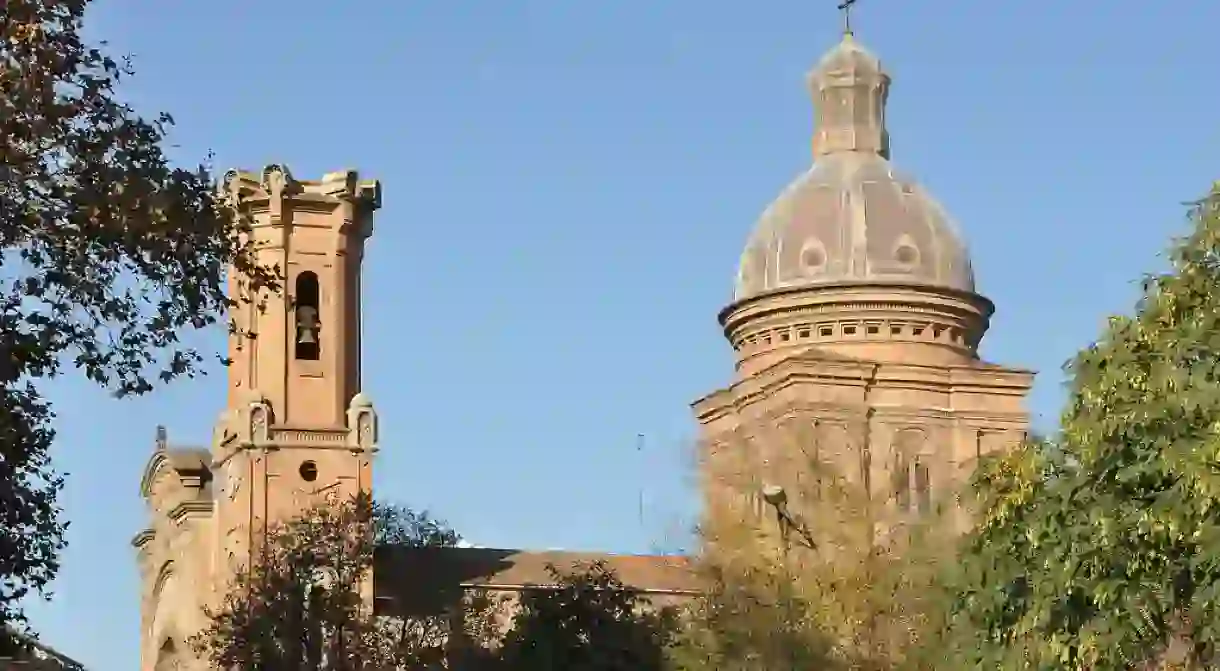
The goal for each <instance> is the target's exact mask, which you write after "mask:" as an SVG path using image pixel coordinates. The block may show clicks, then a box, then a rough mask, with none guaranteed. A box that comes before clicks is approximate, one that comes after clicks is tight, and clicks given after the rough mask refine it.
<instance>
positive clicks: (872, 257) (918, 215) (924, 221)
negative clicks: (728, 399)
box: [734, 33, 974, 301]
mask: <svg viewBox="0 0 1220 671" xmlns="http://www.w3.org/2000/svg"><path fill="white" fill-rule="evenodd" d="M809 81H810V86H811V88H812V90H813V96H814V108H815V111H816V123H815V127H816V132H815V134H814V139H813V154H814V165H813V167H812V168H810V169H809V170H808V171H807V172H805V173H804V174H803V175H801V176H799V177H797V179H796V180H795V181H794V182H793V183H792V184H790V185H789V186H788V188H786V189H785V190H784V191H783V193H781V194H780V196H779V198H778V199H776V200H775V202H773V203H772V204H771V205H770V206H769V207H767V209H766V210H765V211H764V212H763V214H762V217H760V219H759V221H758V223H757V225H756V226H755V228H754V231H753V233H751V235H750V238H749V241H748V242H747V244H746V249H745V252H744V253H743V254H742V257H741V263H740V265H739V267H738V272H737V284H736V289H735V291H734V300H735V301H740V300H743V299H746V298H750V297H753V296H757V295H759V294H764V293H767V292H770V291H773V290H777V289H793V288H802V287H816V286H820V285H843V284H902V285H908V286H913V285H922V286H931V287H936V288H942V289H952V290H960V291H965V292H971V293H973V292H974V273H973V270H972V269H971V265H970V257H969V254H968V253H967V251H966V246H965V244H964V243H963V242H962V238H961V236H960V235H959V234H958V232H957V229H956V227H955V226H954V225H953V223H952V220H951V219H950V217H949V215H948V213H947V212H946V211H945V210H944V208H942V207H941V206H940V204H939V203H937V202H936V200H935V199H934V198H932V196H931V195H929V194H928V193H927V192H926V191H924V189H922V188H921V187H920V186H919V185H918V183H916V181H915V180H914V179H912V178H911V177H909V176H907V175H903V174H902V173H900V172H899V171H898V170H897V169H896V168H895V167H894V166H893V165H892V164H891V162H890V160H889V134H888V131H887V130H886V125H885V111H886V100H887V97H888V94H889V85H890V77H889V75H888V74H886V72H885V70H884V69H883V68H882V66H881V62H880V61H879V60H877V58H876V57H875V56H873V55H872V54H871V53H869V52H868V51H867V50H866V49H864V48H863V47H862V46H860V45H859V44H858V43H857V42H856V41H855V40H854V39H853V38H852V37H851V35H850V33H849V34H847V35H845V36H844V38H843V41H842V42H841V43H840V44H839V45H837V46H836V47H835V48H834V49H832V50H831V51H830V52H829V53H827V54H826V55H825V56H824V57H823V58H822V59H821V61H820V62H819V64H818V67H817V68H816V69H815V70H814V72H813V73H811V75H810V77H809Z"/></svg>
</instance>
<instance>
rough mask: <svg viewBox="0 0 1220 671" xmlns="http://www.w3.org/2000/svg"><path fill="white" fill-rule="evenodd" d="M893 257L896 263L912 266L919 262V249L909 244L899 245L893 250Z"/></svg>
mask: <svg viewBox="0 0 1220 671" xmlns="http://www.w3.org/2000/svg"><path fill="white" fill-rule="evenodd" d="M894 259H895V260H897V261H898V263H901V264H904V265H908V266H913V265H915V264H916V263H919V250H918V249H915V247H913V246H911V245H901V246H899V247H898V249H896V250H894Z"/></svg>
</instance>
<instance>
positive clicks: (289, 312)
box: [213, 165, 381, 568]
mask: <svg viewBox="0 0 1220 671" xmlns="http://www.w3.org/2000/svg"><path fill="white" fill-rule="evenodd" d="M223 188H224V189H225V191H226V193H227V195H228V197H229V198H230V203H231V204H232V205H233V206H234V207H236V208H237V210H238V211H239V212H240V213H241V214H242V215H243V216H244V217H245V218H246V220H247V221H248V222H249V223H250V225H251V229H250V233H249V235H250V236H251V239H252V241H253V243H254V247H255V250H256V252H255V253H256V255H257V258H258V261H259V263H260V264H262V265H264V266H269V267H278V269H279V272H280V275H281V277H282V286H281V290H280V291H278V292H272V293H268V294H265V295H263V296H261V297H260V298H261V299H262V300H257V301H254V302H251V303H244V304H241V305H239V306H238V307H237V308H235V310H236V314H235V315H234V318H235V322H236V326H237V329H236V331H237V333H235V334H233V335H231V336H230V342H229V358H230V359H231V363H230V367H229V381H228V382H229V385H228V387H229V388H228V403H227V407H226V409H225V412H224V414H223V416H222V417H221V420H220V421H219V422H218V424H217V427H216V432H215V437H214V441H213V463H214V471H215V473H216V490H217V494H216V500H217V521H218V524H217V534H218V536H219V537H218V538H217V543H216V547H217V550H218V556H217V559H218V560H219V562H218V567H217V568H223V566H224V565H225V564H228V565H230V566H231V565H233V563H234V562H238V563H244V559H245V558H244V554H245V553H244V551H245V550H246V549H247V548H249V547H250V545H251V543H253V541H254V534H256V533H257V530H258V529H259V528H261V527H262V526H263V525H265V524H267V523H270V522H274V521H276V520H282V519H286V518H289V517H292V516H293V515H294V514H296V513H297V512H299V511H301V510H302V509H304V508H306V507H308V506H309V505H312V504H315V503H318V502H320V501H322V500H324V499H325V498H327V497H330V496H334V497H340V498H346V497H350V496H352V495H354V494H356V493H357V492H360V491H365V492H367V491H369V489H370V487H371V485H372V482H371V476H372V457H373V453H374V451H375V449H376V439H377V416H376V413H375V412H374V410H373V408H372V404H371V403H370V402H369V401H368V399H367V398H366V397H365V396H364V394H361V393H360V272H361V262H362V260H363V256H364V243H365V240H367V239H368V237H369V236H370V235H371V234H372V222H373V213H374V212H375V211H376V210H377V209H378V208H379V207H380V206H381V185H380V183H379V182H376V181H369V180H364V181H362V180H361V179H360V178H359V177H358V175H357V174H356V173H355V172H354V171H344V172H335V173H329V174H327V175H324V176H323V177H322V179H321V180H317V181H304V180H297V179H295V178H293V176H292V174H291V173H290V172H289V171H288V170H287V169H286V168H285V167H283V166H280V165H270V166H267V167H266V168H264V169H263V171H262V172H261V174H250V173H245V172H239V171H233V172H230V173H228V174H227V175H226V177H225V182H224V185H223ZM230 282H231V285H230V286H231V291H232V293H233V294H234V295H235V296H242V295H246V294H247V291H246V284H245V282H244V280H243V278H242V277H240V276H234V277H232V278H231V279H230Z"/></svg>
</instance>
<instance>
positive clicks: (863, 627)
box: [673, 421, 952, 671]
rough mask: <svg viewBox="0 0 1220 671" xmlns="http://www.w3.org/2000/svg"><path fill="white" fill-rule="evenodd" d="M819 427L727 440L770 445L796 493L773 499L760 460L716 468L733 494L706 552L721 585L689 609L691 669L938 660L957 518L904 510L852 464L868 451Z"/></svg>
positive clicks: (716, 511)
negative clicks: (827, 439) (827, 438)
mask: <svg viewBox="0 0 1220 671" xmlns="http://www.w3.org/2000/svg"><path fill="white" fill-rule="evenodd" d="M815 424H816V422H812V421H797V422H786V421H781V422H777V423H776V424H775V425H773V426H772V425H766V426H764V425H761V424H760V425H758V426H751V427H745V428H744V429H743V430H742V431H741V432H739V433H738V435H737V436H736V437H735V439H733V440H731V441H730V443H729V444H728V445H726V446H725V447H723V450H724V452H725V453H726V454H765V455H770V456H771V458H772V462H773V463H772V464H771V466H772V467H773V468H772V470H771V473H773V474H775V475H776V477H782V478H785V479H786V481H785V482H783V483H768V484H783V485H784V487H783V489H782V491H783V501H782V503H781V502H780V501H778V500H775V501H773V503H774V504H776V505H773V504H772V503H767V502H765V501H764V500H762V496H761V495H762V486H763V484H764V483H763V482H762V481H760V479H759V478H758V477H756V475H757V473H758V469H757V468H754V467H752V466H750V465H749V464H746V465H744V466H745V467H744V468H742V467H740V466H741V465H736V466H735V467H734V468H730V469H727V470H725V469H718V470H716V471H714V479H715V481H716V482H717V486H719V487H720V491H721V493H722V495H721V496H719V497H718V500H714V501H713V502H712V503H711V504H709V505H710V509H709V512H710V514H709V515H708V516H707V523H706V524H705V525H704V527H703V528H702V529H701V538H702V548H701V551H700V561H699V564H700V570H701V572H702V573H703V575H704V578H705V583H706V584H707V585H708V590H707V592H706V594H705V595H704V596H703V597H702V598H700V599H698V600H696V602H695V603H694V605H693V607H692V608H691V609H690V610H689V611H688V612H687V613H686V614H685V617H684V618H683V622H684V627H683V628H682V636H681V637H680V644H679V645H677V646H676V647H675V650H674V653H673V659H674V661H675V664H676V665H677V666H678V668H679V669H682V670H683V671H701V670H705V669H706V670H710V669H721V668H733V669H743V670H744V671H751V670H754V669H758V670H759V671H761V670H763V669H776V668H818V669H828V670H834V669H853V670H855V669H865V670H867V669H878V670H879V669H924V668H930V666H929V657H930V656H931V655H934V654H935V651H936V649H937V648H938V647H939V645H940V634H939V632H940V631H941V630H942V629H943V625H944V623H945V618H946V609H947V602H946V601H945V599H944V598H942V592H941V591H940V585H941V584H942V581H943V576H942V573H943V572H944V571H946V570H947V567H948V566H950V565H951V563H950V562H947V561H945V560H946V559H948V558H950V556H951V552H950V548H952V544H951V543H949V542H947V536H948V535H949V534H951V533H952V528H951V526H950V525H949V524H948V521H947V520H946V519H945V518H944V517H942V515H941V514H940V512H939V511H938V510H937V509H935V507H934V506H930V507H932V508H933V509H930V510H926V511H924V512H923V513H922V514H920V515H915V514H913V513H898V512H896V511H895V510H894V503H895V501H894V498H893V497H887V496H885V495H884V494H883V493H881V492H879V491H877V490H875V489H874V490H872V491H870V490H869V489H868V488H866V487H865V486H864V485H863V484H862V478H860V477H858V475H857V473H855V472H853V469H858V468H860V464H859V463H858V462H857V458H858V457H859V454H858V453H856V452H854V451H852V450H851V449H848V448H847V446H839V445H819V441H820V438H821V435H820V434H819V433H817V431H816V430H813V431H810V430H809V427H811V426H813V425H815ZM950 493H951V492H950ZM781 505H782V508H781V507H780V506H781ZM781 510H782V511H783V512H782V515H781Z"/></svg>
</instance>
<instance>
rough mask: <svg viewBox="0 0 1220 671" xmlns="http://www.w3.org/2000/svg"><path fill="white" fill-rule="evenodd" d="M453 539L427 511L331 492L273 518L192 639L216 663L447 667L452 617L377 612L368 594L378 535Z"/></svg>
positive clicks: (347, 670)
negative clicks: (331, 497) (421, 618)
mask: <svg viewBox="0 0 1220 671" xmlns="http://www.w3.org/2000/svg"><path fill="white" fill-rule="evenodd" d="M379 538H393V539H394V540H395V541H396V542H400V543H404V544H408V545H413V546H416V547H423V546H433V545H440V546H445V545H450V544H453V543H456V541H457V534H456V533H454V532H453V531H452V530H449V529H448V528H446V527H445V526H444V524H443V523H442V522H440V521H437V520H434V519H432V518H430V517H429V516H427V515H426V514H416V513H412V512H410V511H409V510H407V509H406V508H402V507H398V506H388V505H382V504H375V503H374V502H373V501H372V500H371V499H369V498H368V497H367V496H363V495H362V496H358V497H356V498H355V499H353V500H351V501H328V502H324V503H322V504H320V505H318V506H316V507H313V508H310V509H309V510H307V511H305V512H304V513H303V514H302V515H301V516H299V517H297V518H294V519H292V520H289V521H286V522H280V523H276V524H273V525H271V526H270V527H269V528H268V529H267V530H266V532H265V534H264V539H263V543H262V548H261V551H260V552H258V553H256V555H255V556H254V558H253V559H252V561H251V562H250V563H249V565H248V566H246V567H244V568H243V569H242V570H240V571H239V572H238V573H237V575H236V576H235V579H234V582H233V584H232V586H231V589H230V590H229V592H228V593H227V595H226V597H225V599H224V601H223V603H221V604H220V606H219V607H217V608H216V609H214V610H211V611H209V612H208V617H209V625H208V626H207V628H205V630H204V631H203V632H201V633H200V634H199V635H198V636H196V637H195V639H194V640H193V644H194V647H195V649H196V650H197V651H199V652H200V653H201V654H202V655H203V656H204V657H205V658H206V659H207V660H209V661H210V662H211V663H212V664H213V665H214V666H216V667H217V668H223V669H230V668H239V669H243V670H249V671H280V670H288V669H292V670H295V669H303V668H309V669H315V668H322V667H320V664H322V660H323V659H324V660H325V662H326V666H325V667H324V668H328V669H332V670H333V671H371V670H376V671H383V670H389V669H432V668H442V664H443V661H444V650H443V647H442V646H443V643H444V636H445V634H446V633H447V632H445V631H444V630H443V627H444V625H445V624H446V622H445V621H444V620H443V619H442V620H439V621H436V622H433V621H427V622H414V621H410V622H407V621H394V620H390V619H387V618H381V617H377V616H376V615H375V614H374V613H373V612H371V611H370V609H369V607H368V606H369V602H368V600H367V599H366V596H367V595H368V591H367V590H368V589H369V587H370V585H371V583H370V580H371V575H372V574H371V570H372V566H373V553H374V550H375V548H376V540H377V539H379Z"/></svg>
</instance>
